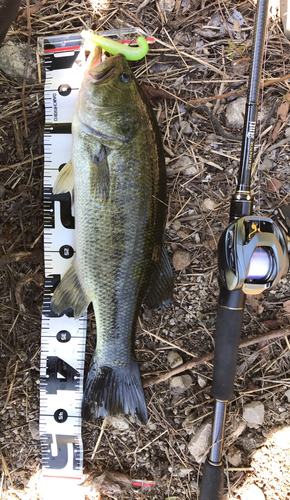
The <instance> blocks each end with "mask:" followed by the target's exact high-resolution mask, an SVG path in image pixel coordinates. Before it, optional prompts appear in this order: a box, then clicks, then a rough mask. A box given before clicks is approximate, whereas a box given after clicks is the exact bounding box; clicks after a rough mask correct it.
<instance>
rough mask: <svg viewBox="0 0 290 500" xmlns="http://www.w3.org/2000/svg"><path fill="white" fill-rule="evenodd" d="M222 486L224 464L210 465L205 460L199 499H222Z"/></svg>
mask: <svg viewBox="0 0 290 500" xmlns="http://www.w3.org/2000/svg"><path fill="white" fill-rule="evenodd" d="M223 486H224V466H223V464H220V465H211V464H210V463H209V462H208V460H206V461H205V464H204V468H203V476H202V481H201V487H200V492H199V500H222V498H223V489H224V488H223Z"/></svg>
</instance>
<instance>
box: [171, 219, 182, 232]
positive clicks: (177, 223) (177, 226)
mask: <svg viewBox="0 0 290 500" xmlns="http://www.w3.org/2000/svg"><path fill="white" fill-rule="evenodd" d="M180 228H181V222H180V220H178V219H177V220H175V221H174V222H173V224H172V229H174V231H179V229H180Z"/></svg>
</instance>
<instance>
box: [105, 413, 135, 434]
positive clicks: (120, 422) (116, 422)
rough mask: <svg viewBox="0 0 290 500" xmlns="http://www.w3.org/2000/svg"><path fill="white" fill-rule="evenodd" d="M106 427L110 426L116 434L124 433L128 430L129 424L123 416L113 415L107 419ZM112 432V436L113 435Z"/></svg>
mask: <svg viewBox="0 0 290 500" xmlns="http://www.w3.org/2000/svg"><path fill="white" fill-rule="evenodd" d="M107 425H111V426H112V427H113V429H114V430H115V431H117V432H124V431H127V430H128V429H129V427H130V426H129V424H128V422H127V420H126V418H125V416H124V415H114V416H111V415H110V416H108V417H107ZM114 430H113V434H114Z"/></svg>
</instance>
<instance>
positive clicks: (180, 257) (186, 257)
mask: <svg viewBox="0 0 290 500" xmlns="http://www.w3.org/2000/svg"><path fill="white" fill-rule="evenodd" d="M172 263H173V267H174V269H176V271H181V270H182V269H185V268H186V267H188V266H189V265H190V263H191V255H190V253H189V252H186V251H184V250H177V251H176V252H174V254H173V260H172Z"/></svg>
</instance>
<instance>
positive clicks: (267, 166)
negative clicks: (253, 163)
mask: <svg viewBox="0 0 290 500" xmlns="http://www.w3.org/2000/svg"><path fill="white" fill-rule="evenodd" d="M273 166H274V162H273V160H271V158H269V156H265V157H264V159H263V161H262V163H261V165H260V170H264V171H265V170H267V171H268V170H271V168H273Z"/></svg>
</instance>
